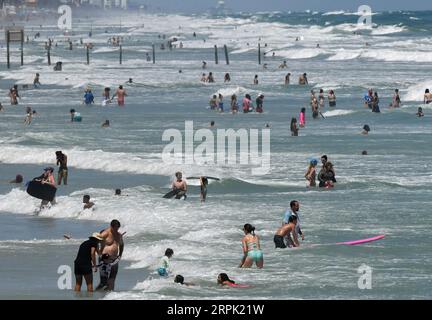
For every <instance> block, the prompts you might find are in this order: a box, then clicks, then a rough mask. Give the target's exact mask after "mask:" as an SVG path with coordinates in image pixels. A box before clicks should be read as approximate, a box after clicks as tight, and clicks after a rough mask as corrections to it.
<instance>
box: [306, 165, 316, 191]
mask: <svg viewBox="0 0 432 320" xmlns="http://www.w3.org/2000/svg"><path fill="white" fill-rule="evenodd" d="M317 164H318V161H317V160H316V159H313V160H311V161H310V162H309V167H308V169H307V171H306V174H305V178H306V180H307V181H308V185H307V187H308V188H311V187H316V169H315V168H316V166H317Z"/></svg>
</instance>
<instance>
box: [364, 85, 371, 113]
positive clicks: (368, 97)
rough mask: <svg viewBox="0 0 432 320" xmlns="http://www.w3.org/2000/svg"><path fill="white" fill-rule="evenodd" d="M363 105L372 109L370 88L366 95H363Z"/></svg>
mask: <svg viewBox="0 0 432 320" xmlns="http://www.w3.org/2000/svg"><path fill="white" fill-rule="evenodd" d="M364 103H365V107H366V108H369V109H372V106H373V91H372V89H369V90H368V93H367V95H365V96H364Z"/></svg>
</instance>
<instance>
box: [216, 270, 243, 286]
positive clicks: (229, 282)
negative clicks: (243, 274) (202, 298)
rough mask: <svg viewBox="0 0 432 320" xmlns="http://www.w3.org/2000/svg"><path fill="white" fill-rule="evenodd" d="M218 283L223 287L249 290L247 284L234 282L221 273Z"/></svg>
mask: <svg viewBox="0 0 432 320" xmlns="http://www.w3.org/2000/svg"><path fill="white" fill-rule="evenodd" d="M217 283H218V284H219V285H221V286H228V287H237V288H249V286H248V285H246V284H237V283H235V281H234V280H231V279H230V278H229V277H228V275H227V274H226V273H220V274H219V275H218V278H217Z"/></svg>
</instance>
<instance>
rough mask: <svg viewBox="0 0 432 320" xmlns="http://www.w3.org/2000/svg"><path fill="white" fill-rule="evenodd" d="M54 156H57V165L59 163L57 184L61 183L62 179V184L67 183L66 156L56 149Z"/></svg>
mask: <svg viewBox="0 0 432 320" xmlns="http://www.w3.org/2000/svg"><path fill="white" fill-rule="evenodd" d="M56 158H57V165H60V167H59V170H58V179H57V181H58V182H57V184H58V185H61V183H62V180H63V183H64V185H67V178H68V168H67V156H66V155H65V154H64V153H63V152H61V151H56Z"/></svg>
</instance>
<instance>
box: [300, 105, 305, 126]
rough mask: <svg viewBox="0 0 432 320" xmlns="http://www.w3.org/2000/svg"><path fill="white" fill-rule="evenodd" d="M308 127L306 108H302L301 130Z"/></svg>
mask: <svg viewBox="0 0 432 320" xmlns="http://www.w3.org/2000/svg"><path fill="white" fill-rule="evenodd" d="M305 126H306V108H301V111H300V128H304V127H305Z"/></svg>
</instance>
